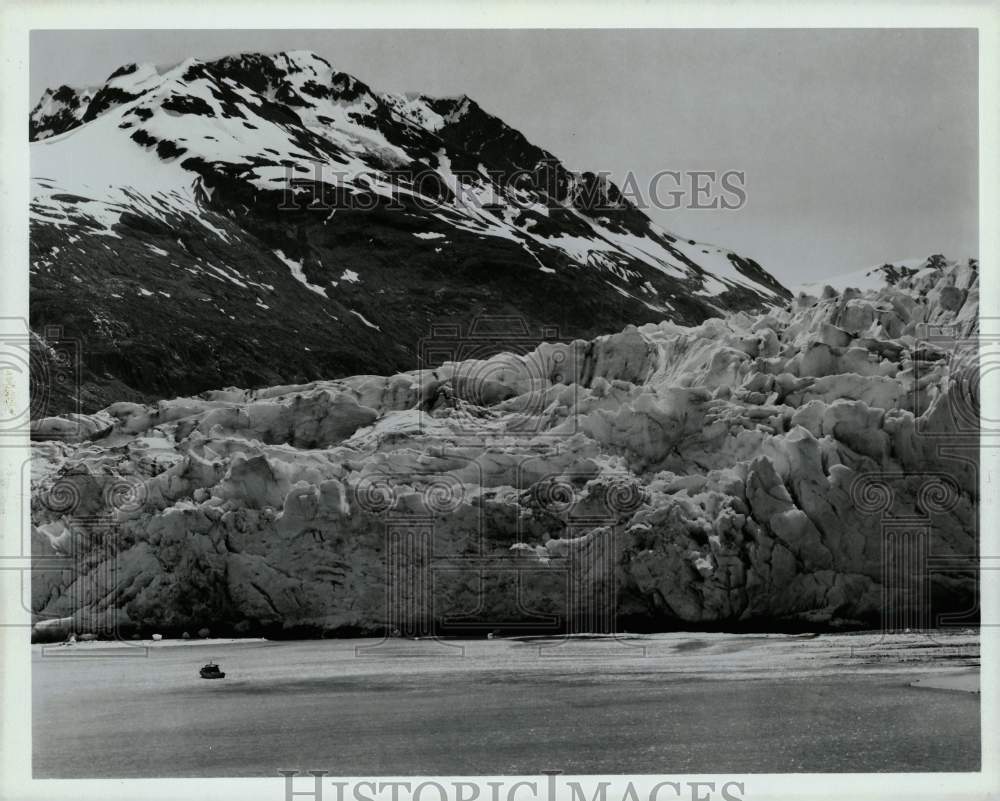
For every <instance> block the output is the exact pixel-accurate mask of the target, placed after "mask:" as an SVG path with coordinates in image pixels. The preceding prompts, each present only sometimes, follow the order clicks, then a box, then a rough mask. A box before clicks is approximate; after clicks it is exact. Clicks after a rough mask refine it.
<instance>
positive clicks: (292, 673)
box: [33, 634, 980, 778]
mask: <svg viewBox="0 0 1000 801" xmlns="http://www.w3.org/2000/svg"><path fill="white" fill-rule="evenodd" d="M99 653H100V649H99V647H98V644H96V643H88V644H85V645H78V646H74V647H71V648H58V647H55V648H53V647H51V646H49V647H47V648H46V649H45V650H44V651H43V649H42V648H41V647H40V646H33V703H34V707H33V710H34V711H33V714H34V764H33V769H34V774H35V776H36V777H39V778H46V777H58V778H64V777H137V776H153V777H155V776H239V775H243V776H276V775H277V771H278V770H279V769H289V770H292V769H297V770H302V771H304V770H308V769H323V770H327V771H330V772H331V774H334V775H337V774H339V775H353V776H359V775H360V776H366V775H367V776H376V775H387V774H393V775H404V774H405V775H419V774H425V775H430V774H451V775H457V774H465V775H474V774H537V773H539V772H540V771H543V770H562V771H564V772H566V773H661V774H662V773H673V774H676V773H709V772H716V773H718V772H788V771H808V772H819V771H848V772H850V771H858V772H869V771H930V770H934V771H968V770H978V768H979V764H980V754H979V751H980V740H979V696H978V695H976V694H971V693H964V692H956V691H947V690H933V689H918V688H914V687H911V686H909V683H910V682H911V681H913V680H915V679H919V678H925V677H928V676H934V675H936V674H940V675H951V674H954V673H956V672H968V671H969V669H970V666H971V665H974V664H976V662H977V661H978V660H977V658H976V657H977V656H978V645H977V643H976V640H975V637H972V638H965V640H961V638H959V639H951V640H949V641H948V642H947V643H944V644H942V643H940V642H929V641H926V640H925V639H922V638H920V637H916V636H911V637H905V638H898V639H896V640H893V641H890V642H887V641H884V640H880V639H879V638H877V637H874V636H869V637H850V636H844V635H837V636H824V637H818V638H813V639H804V638H799V637H785V636H752V635H725V634H704V635H698V634H683V635H680V634H678V635H655V636H652V637H646V638H641V639H640V638H637V639H634V640H628V641H625V642H607V641H586V640H581V641H570V642H565V641H564V642H562V643H557V642H538V641H531V642H528V641H514V640H492V641H486V640H475V641H472V640H469V641H447V643H446V644H442V643H433V642H410V641H392V642H389V643H382V644H379V643H378V642H377V641H372V640H323V641H307V642H281V643H271V642H245V643H189V644H184V645H174V644H170V643H166V642H161V643H158V644H156V645H154V646H153V647H150V648H148V649H142V648H125V647H119V648H117V649H115V650H113V651H107V650H106V651H105V653H106V654H110V655H104V656H99V655H98V654H99ZM126 653H128V654H130V655H129V656H126V655H124V654H126ZM131 654H137V655H135V656H132V655H131ZM210 657H211V658H214V659H215V660H216V661H217V662H219V663H220V665H221V667H222V669H223V670H225V671H226V672H227V674H228V675H227V678H225V679H223V680H219V681H205V680H203V679H200V678H199V677H198V668H199V667H200V666H201V665H202V664H203V663H204V662H205V661H207V660H208V658H210Z"/></svg>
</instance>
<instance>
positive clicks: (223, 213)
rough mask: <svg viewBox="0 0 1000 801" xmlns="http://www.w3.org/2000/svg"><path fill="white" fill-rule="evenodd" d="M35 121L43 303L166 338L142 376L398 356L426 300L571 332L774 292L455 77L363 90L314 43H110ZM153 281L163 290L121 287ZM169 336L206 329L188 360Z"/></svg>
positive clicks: (309, 370) (371, 364)
mask: <svg viewBox="0 0 1000 801" xmlns="http://www.w3.org/2000/svg"><path fill="white" fill-rule="evenodd" d="M54 133H61V134H62V135H61V136H59V137H58V139H55V140H50V141H44V142H42V141H36V144H35V145H33V147H32V174H33V175H34V176H36V177H35V179H34V182H33V199H32V223H31V224H32V248H33V259H34V261H33V268H32V269H33V273H32V289H33V292H34V293H35V294H36V296H37V297H39V298H41V300H39V304H40V305H41V307H44V308H45V309H46V310H47V311H46V314H44V315H42V316H41V317H39V319H42V318H43V317H47V315H48V314H49V313H51V315H52V319H53V320H56V321H59V322H60V324H65V321H66V320H74V321H75V322H74V323H73V325H72V326H70V327H71V328H73V331H72V332H71V333H72V335H73V336H79V337H80V338H81V339H82V340H84V341H88V342H99V341H101V337H100V336H99V335H98V334H97V333H95V331H94V326H95V325H97V323H95V322H94V319H100V320H102V321H114V322H113V323H106V322H101V323H100V325H101V326H102V327H103V328H102V330H107V331H109V332H113V331H117V332H119V333H114V334H108V336H112V338H113V343H114V344H113V345H112V344H108V346H107V347H109V348H111V349H112V350H118V349H122V348H124V349H126V350H128V349H130V348H140V349H142V348H145V349H152V350H153V351H156V352H162V354H163V358H162V360H157V363H158V364H160V363H161V362H162V364H161V368H158V369H157V370H154V371H152V372H147V373H144V374H142V375H128V376H125V375H124V373H123V374H122V377H121V378H120V380H121V381H122V382H123V383H124V384H126V385H128V386H132V387H134V389H135V390H136V391H137V392H140V393H151V394H165V393H168V392H175V391H182V390H188V391H193V392H197V391H201V390H202V389H206V388H209V387H212V386H221V385H225V384H227V383H242V384H256V383H260V382H263V381H264V380H265V378H266V380H267V381H268V382H269V383H280V382H281V381H285V380H292V379H293V378H294V379H295V380H298V379H299V378H305V377H315V378H319V377H323V376H330V375H337V374H344V373H345V372H347V373H356V372H364V371H372V370H375V369H381V370H385V371H391V370H395V369H400V368H402V367H405V366H408V365H412V364H413V363H414V360H415V359H416V358H417V357H418V354H417V353H416V351H415V348H417V347H418V343H419V342H420V341H421V338H422V337H424V336H426V335H427V334H428V332H429V326H430V325H431V322H432V321H433V319H434V318H435V316H438V315H442V314H444V315H452V316H454V315H459V316H461V317H462V318H463V319H465V318H467V317H470V316H475V315H476V314H480V313H487V314H489V313H497V314H504V315H510V314H518V315H521V316H522V317H523V318H524V319H525V320H527V321H528V324H530V325H549V324H553V323H555V324H557V325H559V326H561V327H562V328H565V329H566V331H567V332H569V333H571V334H572V335H573V336H581V337H583V336H594V335H598V334H601V333H605V332H607V331H609V330H615V329H616V328H620V327H622V326H623V325H625V324H627V323H637V324H640V323H644V322H655V321H659V320H662V319H670V320H674V321H676V322H683V323H696V322H700V321H701V320H703V319H705V318H706V317H708V316H713V315H715V314H718V313H721V312H722V311H725V310H728V309H759V308H763V307H766V306H769V305H770V304H773V303H780V302H782V300H783V299H784V298H785V297H787V291H786V290H785V289H784V288H783V287H782V286H781V285H780V284H779V283H778V282H777V281H775V280H774V279H773V278H772V277H771V276H770V275H768V274H767V273H766V271H765V270H764V269H763V268H762V267H760V265H758V264H757V263H756V262H754V261H753V260H752V259H747V258H744V257H741V256H738V255H737V254H735V253H732V252H731V251H728V250H725V249H723V248H719V247H716V246H714V245H707V244H699V243H696V242H693V241H691V240H688V239H687V238H681V237H675V236H673V235H672V234H669V233H667V232H665V231H663V230H662V229H660V228H659V227H657V226H656V225H654V224H653V223H652V222H651V221H650V220H649V218H648V217H646V216H645V214H644V213H643V212H642V211H641V210H640V209H639V208H637V207H635V206H634V205H632V204H631V203H630V202H629V201H628V200H627V199H625V198H624V197H623V196H622V195H621V193H620V192H619V190H618V189H617V187H615V186H614V184H613V183H611V182H610V181H607V180H603V179H600V178H598V177H596V176H595V174H594V173H586V172H585V173H580V174H577V173H574V172H571V171H570V170H568V169H566V168H565V167H564V166H563V165H562V164H560V163H559V162H558V160H557V159H556V158H555V156H553V155H552V154H551V153H548V152H547V151H545V150H543V149H541V148H540V147H538V146H536V145H534V144H533V143H531V142H530V141H528V139H527V138H526V137H525V136H524V135H523V134H521V133H520V132H519V131H518V130H517V129H516V128H514V127H513V126H511V125H509V124H508V123H507V122H505V121H504V120H503V119H501V118H500V117H498V116H495V115H493V114H490V113H489V112H487V111H485V110H483V109H482V107H481V106H480V105H479V104H478V103H477V102H476V101H474V100H473V99H471V98H470V97H469V96H468V95H465V94H462V95H459V96H457V97H448V98H432V97H429V96H427V95H422V94H414V93H408V94H405V95H392V94H387V93H380V92H375V91H373V90H372V89H371V88H370V87H369V86H368V85H367V84H365V83H363V82H362V81H361V80H359V79H358V78H356V77H354V76H353V75H349V74H347V73H344V72H338V71H336V70H335V69H334V68H333V67H332V66H331V65H330V64H329V62H327V61H326V60H324V59H322V58H320V57H319V56H317V55H316V54H314V53H312V52H310V51H289V52H282V53H276V54H264V53H242V54H236V55H232V56H226V57H224V58H220V59H216V60H214V61H200V60H196V59H189V60H187V61H184V62H182V63H180V64H177V65H174V66H172V67H166V68H164V67H156V66H154V65H151V64H128V65H124V66H123V67H121V68H119V69H118V70H116V71H115V72H114V73H113V74H112V75H111V76H109V78H108V80H107V82H106V83H105V84H104V85H102V86H101V87H99V88H98V89H97V90H96V91H90V92H89V93H88V92H81V91H79V90H73V89H70V88H68V87H66V88H60V89H58V90H56V91H55V92H49V93H46V94H45V95H44V96H43V98H42V102H40V103H39V105H38V106H37V107H36V109H35V112H33V114H32V127H31V135H32V139H33V140H42V139H49V138H50V137H52V136H53V135H54ZM539 165H545V168H546V169H547V170H550V173H549V174H535V171H536V168H537V167H539ZM121 265H128V268H127V269H124V270H123V268H122V266H121ZM151 296H158V297H163V298H169V300H170V302H169V303H168V302H166V300H164V301H163V302H160V301H158V302H157V305H156V306H155V307H152V306H149V304H148V303H147V302H146V301H145V300H142V301H140V302H138V303H132V302H127V303H126V302H122V299H123V298H129V297H139V298H148V297H151ZM147 306H149V308H147ZM79 309H89V310H93V315H97V317H96V318H95V317H93V315H91V316H89V317H88V318H87V319H82V318H79V315H78V310H79ZM151 315H152V316H151ZM78 318H79V319H78ZM154 318H155V319H154ZM107 325H111V328H107ZM263 330H267V331H268V332H270V333H268V335H267V336H266V337H264V338H262V337H261V334H260V332H261V331H263ZM178 338H182V339H183V342H188V343H190V342H203V343H211V344H210V345H209V344H206V345H205V347H206V348H209V350H207V351H204V352H202V351H201V350H198V353H200V354H201V355H200V356H197V358H199V359H200V358H203V357H204V358H205V359H206V360H207V365H208V366H206V367H205V369H204V370H203V371H201V372H200V373H199V374H198V375H197V376H196V377H192V374H191V373H190V371H185V370H181V369H180V365H181V364H182V363H184V362H185V361H186V359H187V357H184V358H181V359H180V361H177V360H176V359H174V357H172V356H169V355H168V354H169V353H179V352H181V351H183V352H184V353H188V352H189V349H190V347H192V346H191V345H185V344H183V343H182V341H181V339H178ZM126 342H127V343H128V344H124V343H126ZM331 343H338V344H331ZM339 343H343V344H339ZM199 347H200V346H199ZM247 347H251V348H253V349H255V355H253V354H247V352H246V348H247ZM196 350H197V348H196ZM191 353H192V354H193V351H192V352H191ZM359 353H367V354H372V355H371V356H370V358H369V357H366V358H369V360H368V361H364V360H360V357H359V356H358V355H357V354H359ZM94 358H95V359H96V362H95V363H96V364H103V362H102V361H101V359H103V358H105V357H103V356H95V357H94ZM191 358H195V356H193V355H192V356H191ZM247 365H254V366H253V367H252V368H251V369H250V373H247V369H248V368H247ZM102 369H103V368H102ZM109 369H110V370H111V372H110V373H107V374H108V375H111V374H114V372H115V369H117V368H114V369H112V368H109ZM105 372H107V371H105ZM95 375H104V373H97V372H95ZM101 380H104V379H101ZM178 381H180V382H182V384H183V387H182V386H180V385H178V384H177V382H178Z"/></svg>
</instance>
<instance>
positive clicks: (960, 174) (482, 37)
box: [30, 29, 978, 286]
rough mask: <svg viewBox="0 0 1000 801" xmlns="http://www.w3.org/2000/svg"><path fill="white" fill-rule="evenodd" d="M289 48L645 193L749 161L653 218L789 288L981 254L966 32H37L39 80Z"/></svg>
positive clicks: (40, 83) (96, 77) (973, 63)
mask: <svg viewBox="0 0 1000 801" xmlns="http://www.w3.org/2000/svg"><path fill="white" fill-rule="evenodd" d="M281 50H312V51H314V52H316V53H317V54H319V55H320V56H323V57H324V58H325V59H326V60H327V61H329V62H330V63H331V64H332V65H333V66H334V68H335V69H338V70H341V71H343V72H347V73H350V74H351V75H354V76H355V77H357V78H359V79H361V80H362V81H364V82H365V83H367V84H368V85H369V86H371V87H373V88H374V89H378V90H384V91H392V92H403V91H418V92H421V93H423V94H428V95H432V96H435V95H436V96H455V95H461V94H467V95H469V96H470V97H472V98H473V99H475V100H476V101H477V102H478V103H479V105H480V106H482V107H483V108H484V109H485V110H486V111H489V112H490V113H493V114H495V115H497V116H499V117H501V118H502V119H503V120H504V121H505V122H507V123H508V124H509V125H512V126H513V127H515V128H517V129H518V130H520V131H521V132H522V133H523V134H524V135H525V136H526V137H527V138H528V139H529V140H530V141H531V142H533V143H534V144H536V145H538V146H540V147H543V148H545V149H546V150H548V151H550V152H551V153H553V154H554V155H556V156H557V157H558V158H559V159H561V160H562V161H563V162H564V163H565V164H566V165H567V166H568V167H569V168H570V169H574V170H578V171H583V170H590V171H592V172H602V171H606V172H608V173H610V174H611V176H612V178H613V179H615V180H616V181H618V182H619V183H621V182H623V181H625V176H626V175H627V174H628V173H631V174H632V175H634V176H635V179H636V183H635V186H638V187H640V188H641V189H642V194H643V195H644V196H648V192H646V191H645V188H646V187H648V186H649V184H650V181H651V179H652V178H653V176H655V175H657V174H658V173H661V172H663V171H665V170H670V171H679V172H681V173H682V174H683V173H688V172H690V171H715V172H716V173H723V172H725V171H728V170H737V171H740V172H742V173H743V175H744V178H743V180H742V185H743V188H744V191H745V194H746V202H745V203H744V204H743V205H742V206H741V207H740V208H738V209H729V210H725V209H704V208H692V207H691V206H692V205H693V203H691V202H685V203H684V204H682V207H681V208H676V209H662V208H655V207H654V208H650V209H648V210H647V213H648V214H649V216H650V217H652V218H653V219H654V220H655V221H656V222H657V223H659V224H660V225H662V226H663V227H665V228H666V229H667V230H669V231H673V232H675V233H679V234H682V235H684V237H686V238H692V239H697V240H700V241H707V242H712V243H714V244H717V245H721V246H725V247H729V248H732V249H733V250H735V251H737V252H739V253H741V254H742V255H746V256H750V257H752V258H754V259H756V260H757V261H758V262H760V263H761V265H762V266H764V267H765V268H766V269H768V270H769V271H770V272H772V273H773V274H774V275H775V276H776V277H777V278H778V279H779V280H781V281H782V282H783V283H785V284H786V285H788V286H795V285H798V284H800V283H806V282H810V281H817V280H822V279H823V278H824V277H825V276H829V275H837V274H840V273H844V272H851V271H855V270H858V269H861V268H864V267H867V266H871V265H875V264H881V263H883V262H886V261H892V260H897V259H903V258H910V257H918V256H926V255H930V254H932V253H944V254H945V255H947V256H948V257H949V258H959V259H965V258H968V257H972V256H978V135H977V134H978V118H977V115H978V106H977V97H978V74H977V73H978V66H977V65H978V50H977V34H976V31H975V30H961V29H951V30H931V29H923V30H920V29H905V30H896V29H870V30H836V29H827V30H810V31H805V30H790V29H789V30H760V29H758V30H664V29H630V30H615V29H606V30H503V29H498V30H247V31H239V30H184V31H167V30H141V31H140V30H113V31H112V30H97V31H33V32H32V35H31V46H30V63H31V67H30V82H31V93H32V97H34V98H37V97H38V96H40V95H41V93H42V91H43V90H44V89H45V88H46V87H55V86H58V85H61V84H70V85H72V86H87V85H100V84H102V83H103V82H104V81H105V80H106V78H107V77H108V76H109V75H110V74H111V73H112V72H113V71H114V70H115V69H117V68H118V67H119V66H121V65H122V64H126V63H130V62H136V63H141V62H150V63H153V64H157V65H171V64H175V63H177V62H180V61H183V60H184V59H185V58H188V57H191V56H194V57H196V58H200V59H211V58H215V57H219V56H222V55H228V54H232V53H238V52H277V51H281ZM682 180H683V179H682ZM700 180H705V179H700ZM685 186H687V187H688V188H687V192H686V195H685V198H684V200H685V201H690V200H691V199H692V193H691V190H690V186H689V185H688V184H685ZM660 187H661V190H662V191H663V193H664V196H665V193H666V191H668V190H669V189H673V188H675V186H674V185H673V179H672V178H667V179H663V182H662V183H661V184H660ZM727 197H729V198H730V199H731V198H732V195H728V196H727ZM664 199H666V198H665V197H664Z"/></svg>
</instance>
